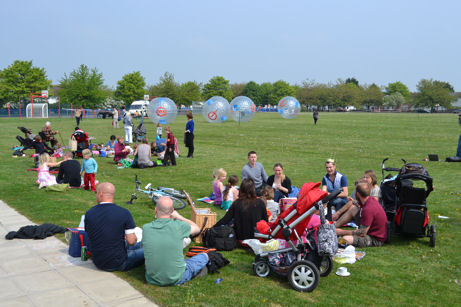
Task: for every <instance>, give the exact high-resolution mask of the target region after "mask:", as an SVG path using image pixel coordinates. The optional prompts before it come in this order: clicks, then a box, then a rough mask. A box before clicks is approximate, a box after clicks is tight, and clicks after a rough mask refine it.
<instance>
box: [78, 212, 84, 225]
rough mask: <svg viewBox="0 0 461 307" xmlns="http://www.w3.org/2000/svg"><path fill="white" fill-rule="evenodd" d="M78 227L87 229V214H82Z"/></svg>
mask: <svg viewBox="0 0 461 307" xmlns="http://www.w3.org/2000/svg"><path fill="white" fill-rule="evenodd" d="M78 227H79V228H83V229H85V214H83V215H82V218H81V219H80V224H78Z"/></svg>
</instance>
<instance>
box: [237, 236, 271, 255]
mask: <svg viewBox="0 0 461 307" xmlns="http://www.w3.org/2000/svg"><path fill="white" fill-rule="evenodd" d="M242 243H245V244H247V245H248V246H249V247H251V249H252V250H253V252H254V253H255V255H259V254H261V253H263V252H268V251H275V250H278V249H279V242H278V241H277V240H274V239H271V240H269V241H267V242H266V243H261V242H260V241H259V240H257V239H247V240H243V242H242Z"/></svg>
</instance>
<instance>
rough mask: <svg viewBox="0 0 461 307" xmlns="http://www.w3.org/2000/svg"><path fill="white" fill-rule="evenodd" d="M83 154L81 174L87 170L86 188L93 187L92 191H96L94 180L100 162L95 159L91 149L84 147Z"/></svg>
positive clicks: (85, 177) (84, 179) (84, 180)
mask: <svg viewBox="0 0 461 307" xmlns="http://www.w3.org/2000/svg"><path fill="white" fill-rule="evenodd" d="M82 154H83V163H82V170H81V171H80V175H81V174H82V173H83V172H85V175H84V176H83V182H84V184H85V190H88V189H89V188H90V187H91V191H93V192H94V191H96V186H95V182H94V176H95V174H96V173H97V172H98V163H96V160H95V159H93V158H92V157H91V156H92V154H91V151H90V150H89V149H84V150H83V151H82Z"/></svg>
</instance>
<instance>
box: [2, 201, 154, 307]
mask: <svg viewBox="0 0 461 307" xmlns="http://www.w3.org/2000/svg"><path fill="white" fill-rule="evenodd" d="M27 225H34V223H32V222H31V221H29V220H28V219H27V218H25V217H24V216H22V215H21V214H19V213H18V212H16V211H15V210H14V209H12V208H10V207H9V206H8V205H7V204H6V203H4V202H3V201H1V200H0V236H1V238H0V306H2V307H5V306H21V307H22V306H47V307H48V306H66V307H70V306H156V305H155V304H154V303H152V302H151V301H149V300H148V299H147V298H145V297H144V296H143V295H142V294H141V293H140V292H139V291H137V290H136V289H134V288H133V287H132V286H131V285H130V284H128V283H127V282H126V281H124V280H123V279H120V278H119V277H117V276H115V275H114V274H112V273H109V272H104V271H100V270H98V269H97V268H96V267H95V266H94V264H93V262H92V261H80V258H72V257H70V256H69V255H68V254H67V245H66V244H65V243H63V242H61V241H60V240H58V239H56V238H55V237H48V238H46V239H45V240H21V239H13V240H6V239H5V235H6V234H7V233H8V232H9V231H17V230H18V229H19V228H21V227H22V226H27Z"/></svg>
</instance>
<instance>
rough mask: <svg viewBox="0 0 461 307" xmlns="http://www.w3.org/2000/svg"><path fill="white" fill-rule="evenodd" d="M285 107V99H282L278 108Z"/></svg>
mask: <svg viewBox="0 0 461 307" xmlns="http://www.w3.org/2000/svg"><path fill="white" fill-rule="evenodd" d="M286 105H287V101H286V99H283V100H282V101H280V106H281V107H284V106H286Z"/></svg>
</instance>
